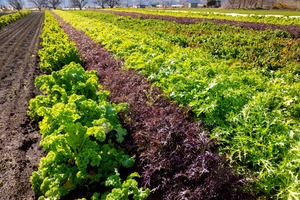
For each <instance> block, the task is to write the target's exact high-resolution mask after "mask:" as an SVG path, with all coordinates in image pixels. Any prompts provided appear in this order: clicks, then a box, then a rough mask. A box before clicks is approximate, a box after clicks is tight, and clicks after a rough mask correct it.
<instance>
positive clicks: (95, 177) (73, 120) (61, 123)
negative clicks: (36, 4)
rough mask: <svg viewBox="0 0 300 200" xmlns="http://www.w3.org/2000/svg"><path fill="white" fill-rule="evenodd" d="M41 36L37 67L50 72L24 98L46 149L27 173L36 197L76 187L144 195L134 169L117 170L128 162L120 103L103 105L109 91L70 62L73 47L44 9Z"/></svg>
mask: <svg viewBox="0 0 300 200" xmlns="http://www.w3.org/2000/svg"><path fill="white" fill-rule="evenodd" d="M42 39H43V44H42V46H43V48H42V50H41V51H40V52H39V53H40V55H41V58H42V64H41V69H42V70H44V71H46V72H51V74H48V75H42V76H40V77H38V78H36V80H35V86H36V87H37V88H39V89H40V91H41V92H42V94H41V95H38V96H36V97H35V98H33V99H31V100H30V103H29V110H28V115H29V116H30V117H31V118H33V119H35V120H38V121H40V122H39V128H40V133H41V135H42V138H41V142H40V144H41V146H42V147H43V149H44V150H45V151H46V152H47V156H46V157H44V158H42V159H41V162H40V165H39V168H38V170H37V171H36V172H33V174H32V176H31V183H32V188H33V190H34V191H35V193H36V195H37V196H38V197H39V199H60V198H61V197H63V196H66V195H68V194H69V193H70V192H71V191H74V190H77V191H80V192H79V193H81V194H80V197H88V198H91V199H127V198H128V197H129V196H132V197H133V198H134V199H145V198H147V196H148V195H149V190H148V189H146V190H144V189H143V188H138V183H137V181H136V180H135V178H137V177H139V175H138V174H137V173H136V172H134V173H131V174H129V175H128V174H127V175H128V176H127V178H126V174H121V172H120V170H121V169H123V168H129V167H131V166H132V165H133V163H134V158H133V157H130V156H129V155H127V154H126V153H125V152H124V151H123V150H122V149H120V148H119V147H118V146H119V143H122V142H123V141H124V137H125V136H126V134H127V131H126V130H125V129H124V128H122V126H121V124H120V123H119V121H118V116H117V114H118V113H119V112H120V111H121V110H126V107H127V106H126V104H118V105H117V104H111V103H109V102H108V101H107V98H108V95H109V92H108V91H105V90H102V89H101V87H100V85H98V77H97V73H96V72H95V71H89V72H86V71H85V70H84V68H83V67H82V66H81V65H80V63H75V62H73V61H72V59H73V58H74V60H75V61H80V58H79V56H78V53H77V49H76V48H75V45H74V43H72V42H70V40H69V39H68V38H67V36H66V34H65V33H64V32H63V30H62V29H61V27H60V25H59V24H58V22H57V21H56V19H55V18H54V17H53V16H52V15H51V14H50V12H46V18H45V26H44V29H43V34H42ZM69 52H72V53H71V54H69ZM53 53H54V54H53ZM58 54H61V55H58ZM58 56H60V57H58ZM51 66H53V68H51ZM121 176H122V177H123V178H124V177H125V178H126V179H125V180H122V178H121Z"/></svg>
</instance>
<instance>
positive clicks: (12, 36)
mask: <svg viewBox="0 0 300 200" xmlns="http://www.w3.org/2000/svg"><path fill="white" fill-rule="evenodd" d="M43 19H44V14H43V13H32V14H30V15H28V16H27V17H25V18H23V19H20V20H18V21H16V22H15V23H13V24H11V25H9V26H7V27H5V29H2V30H0V44H1V45H0V199H1V200H2V199H22V200H23V199H34V198H35V197H34V193H33V191H32V190H31V188H30V182H29V177H30V175H31V173H32V171H33V170H36V168H37V166H38V163H39V159H40V157H41V155H42V151H41V149H40V147H39V144H38V142H39V133H38V131H37V126H36V124H33V123H31V121H30V119H29V118H28V117H27V115H26V110H27V107H28V102H29V100H30V98H32V97H34V96H35V95H36V94H37V91H36V90H35V87H34V79H35V77H36V76H37V75H38V71H39V70H38V56H37V52H38V49H39V43H40V38H39V36H40V33H41V28H42V22H43Z"/></svg>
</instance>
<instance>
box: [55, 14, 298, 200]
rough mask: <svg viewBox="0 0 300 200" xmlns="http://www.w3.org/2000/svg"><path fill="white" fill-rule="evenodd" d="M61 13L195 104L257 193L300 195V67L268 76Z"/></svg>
mask: <svg viewBox="0 0 300 200" xmlns="http://www.w3.org/2000/svg"><path fill="white" fill-rule="evenodd" d="M56 13H58V14H59V15H60V16H61V17H62V18H63V19H64V20H66V21H67V22H68V23H70V24H72V26H74V27H75V28H77V29H79V30H83V31H85V32H86V34H88V35H89V36H90V37H92V38H93V39H94V40H95V41H97V42H99V43H102V44H104V45H105V48H107V49H108V50H109V51H112V52H113V53H115V55H116V56H118V57H121V58H123V59H124V60H125V65H126V66H127V67H128V68H132V69H135V70H138V71H141V72H142V73H143V74H144V75H146V76H147V77H148V78H149V79H150V80H152V81H153V82H155V84H156V85H158V86H159V87H161V88H162V89H163V90H164V91H165V92H166V93H167V94H168V95H169V96H170V97H171V98H173V99H175V100H176V101H177V102H179V103H180V104H182V105H185V106H186V105H188V106H190V107H191V109H192V110H193V112H194V113H195V116H197V117H198V118H200V119H203V120H204V121H205V122H206V124H207V125H208V126H209V127H210V128H211V129H212V137H214V138H217V139H218V140H219V152H220V154H222V155H225V156H226V157H227V158H228V160H229V161H231V162H232V163H233V164H237V165H239V168H238V169H239V170H240V172H241V173H243V172H246V171H247V170H248V169H250V170H251V171H252V173H253V174H254V175H255V177H256V178H257V185H258V188H259V191H258V192H260V193H263V194H265V195H268V196H272V197H278V198H284V199H288V198H290V199H293V198H298V197H299V196H300V194H299V188H300V184H299V179H298V177H299V176H300V174H299V170H298V166H299V162H300V160H299V148H300V147H299V144H300V143H299V140H300V138H299V131H300V130H299V126H298V124H299V116H300V103H299V89H300V88H299V87H300V85H299V72H298V71H297V68H298V67H297V66H292V69H294V70H277V71H273V70H270V73H268V74H267V76H266V74H265V73H264V70H261V69H256V68H253V69H247V68H246V67H243V63H240V62H237V61H234V62H233V61H232V60H226V59H217V58H213V57H212V56H211V55H209V54H207V53H205V51H203V50H201V49H200V48H189V47H187V48H183V47H180V46H177V45H170V43H169V41H164V40H160V39H159V38H156V37H153V35H152V34H151V31H149V32H150V33H148V32H147V31H144V32H141V31H138V30H128V29H122V28H119V27H118V26H117V25H115V23H114V22H111V23H107V22H105V21H102V19H101V17H97V18H96V17H95V18H93V17H92V18H87V17H83V16H80V15H81V14H80V13H71V12H61V11H57V12H56ZM85 15H86V14H85ZM91 15H93V14H92V13H91ZM119 20H122V18H119V19H117V20H116V21H119ZM116 23H117V22H116ZM140 23H141V24H143V22H142V20H141V21H140ZM129 25H130V24H129ZM152 29H153V30H155V29H156V27H155V26H154V25H153V27H152ZM158 29H159V28H158ZM237 35H238V33H237ZM292 41H294V42H298V41H297V40H292ZM294 64H295V65H296V64H297V63H294Z"/></svg>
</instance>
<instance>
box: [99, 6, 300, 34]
mask: <svg viewBox="0 0 300 200" xmlns="http://www.w3.org/2000/svg"><path fill="white" fill-rule="evenodd" d="M101 12H110V13H113V14H116V15H119V16H130V17H135V18H140V19H159V20H168V21H173V22H176V23H180V24H194V23H197V22H212V23H215V24H228V25H231V26H238V27H242V28H246V29H254V30H258V31H264V30H284V31H287V32H289V33H290V34H291V36H292V37H294V38H299V37H300V26H296V25H277V24H265V23H258V22H242V21H234V20H225V19H206V18H194V17H175V16H165V15H152V14H142V13H135V12H121V11H111V10H109V11H104V10H103V11H101Z"/></svg>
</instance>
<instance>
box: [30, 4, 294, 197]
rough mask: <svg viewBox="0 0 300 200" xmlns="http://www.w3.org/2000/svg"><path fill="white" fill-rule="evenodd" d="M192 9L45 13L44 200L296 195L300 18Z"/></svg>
mask: <svg viewBox="0 0 300 200" xmlns="http://www.w3.org/2000/svg"><path fill="white" fill-rule="evenodd" d="M137 13H138V14H137ZM162 13H163V15H162ZM184 15H185V16H184ZM172 17H176V18H172ZM188 17H199V16H195V14H191V15H187V14H186V13H185V14H184V13H174V12H173V13H171V12H167V11H164V12H162V11H161V12H159V13H156V11H135V10H133V11H131V12H127V11H126V10H120V9H119V10H113V11H112V10H108V11H106V12H99V11H58V10H57V11H54V12H49V11H46V17H45V21H44V28H43V31H42V36H41V37H42V43H41V49H40V51H39V57H40V70H41V71H42V72H43V73H45V74H44V75H42V76H40V77H38V78H36V80H35V86H36V87H37V88H38V89H39V90H40V93H41V94H40V95H38V96H36V97H35V98H33V99H31V100H30V102H29V107H28V112H27V114H28V116H29V117H30V118H31V119H32V120H35V121H37V122H39V129H40V134H41V142H40V145H41V146H42V147H43V150H44V151H45V153H46V156H45V157H44V158H42V159H41V161H40V164H39V167H38V169H37V170H36V171H35V172H33V174H32V176H31V178H30V181H31V184H32V189H33V190H34V192H35V194H36V196H37V197H38V198H39V199H63V198H65V199H81V198H86V199H147V198H149V199H295V200H296V199H299V198H300V192H299V191H300V182H299V177H300V169H299V166H300V137H299V134H300V127H299V124H300V123H299V122H300V92H299V91H300V78H299V76H300V74H299V73H300V71H299V70H300V45H299V44H300V39H299V34H298V33H300V26H299V24H300V21H299V19H296V18H282V19H278V20H276V21H275V20H272V19H271V18H268V19H263V17H255V16H254V17H248V18H247V17H245V18H243V19H242V21H247V23H248V22H249V21H251V23H255V24H254V25H253V24H251V26H247V27H243V26H240V25H233V24H232V23H234V22H235V21H236V23H237V24H238V22H237V21H239V19H236V18H234V17H228V16H219V15H218V16H217V18H222V19H223V20H224V21H222V23H219V22H218V21H214V20H200V21H197V20H196V21H195V20H192V18H188ZM200 17H203V16H200ZM204 17H206V18H213V17H214V16H212V15H207V16H204ZM189 20H192V21H191V23H190V21H189ZM226 20H231V21H230V23H227V22H228V21H227V22H226ZM261 22H265V23H268V25H267V26H265V24H261V26H260V25H259V23H261ZM273 24H276V26H272V25H273ZM291 24H292V25H291ZM258 25H259V26H260V27H265V28H255V27H256V26H258ZM268 27H269V28H268ZM270 27H271V28H270ZM85 70H86V71H85Z"/></svg>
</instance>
